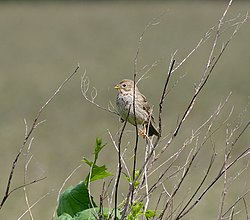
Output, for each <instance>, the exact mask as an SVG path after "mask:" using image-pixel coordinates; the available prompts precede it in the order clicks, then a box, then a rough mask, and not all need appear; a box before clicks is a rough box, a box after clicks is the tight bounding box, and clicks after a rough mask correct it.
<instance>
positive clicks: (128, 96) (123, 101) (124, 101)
mask: <svg viewBox="0 0 250 220" xmlns="http://www.w3.org/2000/svg"><path fill="white" fill-rule="evenodd" d="M115 89H117V90H118V95H117V99H116V106H117V110H118V113H119V114H120V116H121V119H122V120H126V118H127V117H128V122H129V123H131V124H133V125H135V117H134V110H133V95H134V81H133V80H130V79H124V80H122V81H121V82H120V83H118V84H117V85H116V86H115ZM129 109H130V112H129V114H128V111H129ZM135 116H136V123H137V124H138V125H143V128H144V129H143V131H142V135H143V136H145V135H146V134H147V129H148V136H152V135H156V136H158V135H159V133H158V131H157V129H156V128H155V122H154V118H153V115H152V109H151V108H150V105H149V104H148V102H147V100H146V97H145V96H144V95H143V94H141V93H140V91H139V89H138V88H137V86H135ZM149 122H150V123H149ZM148 124H149V125H148Z"/></svg>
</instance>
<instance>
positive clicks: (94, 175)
mask: <svg viewBox="0 0 250 220" xmlns="http://www.w3.org/2000/svg"><path fill="white" fill-rule="evenodd" d="M89 175H90V174H88V176H87V177H86V179H85V184H86V185H87V184H88V182H89V181H90V182H92V181H95V180H101V179H104V178H106V177H109V176H112V173H109V172H107V168H106V166H105V165H103V166H101V167H99V166H97V165H94V167H92V172H91V177H90V178H89Z"/></svg>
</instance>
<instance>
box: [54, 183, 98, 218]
mask: <svg viewBox="0 0 250 220" xmlns="http://www.w3.org/2000/svg"><path fill="white" fill-rule="evenodd" d="M93 206H94V207H96V204H95V203H94V201H93V198H92V196H91V200H90V195H89V192H88V189H87V187H86V185H85V184H84V182H80V183H79V184H77V185H76V186H74V187H73V186H71V187H69V188H68V189H66V190H65V191H64V192H63V193H62V194H61V195H60V200H59V206H58V208H57V216H60V215H62V214H64V213H67V214H69V215H71V216H72V217H73V216H74V215H76V214H77V213H78V212H80V211H83V210H85V209H89V208H90V207H93Z"/></svg>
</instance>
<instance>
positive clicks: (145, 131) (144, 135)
mask: <svg viewBox="0 0 250 220" xmlns="http://www.w3.org/2000/svg"><path fill="white" fill-rule="evenodd" d="M140 135H141V136H142V137H143V138H145V137H146V135H147V124H143V129H142V130H141V131H140Z"/></svg>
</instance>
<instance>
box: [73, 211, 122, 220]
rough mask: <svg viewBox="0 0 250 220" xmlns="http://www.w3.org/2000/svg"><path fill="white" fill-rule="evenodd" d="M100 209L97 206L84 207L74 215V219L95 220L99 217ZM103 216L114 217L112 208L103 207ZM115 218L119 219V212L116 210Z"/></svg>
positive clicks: (105, 217)
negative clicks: (84, 208)
mask: <svg viewBox="0 0 250 220" xmlns="http://www.w3.org/2000/svg"><path fill="white" fill-rule="evenodd" d="M99 214H100V210H99V208H91V209H86V210H84V211H82V212H79V213H78V214H77V215H76V219H74V220H96V219H99V216H98V215H99ZM102 214H103V216H104V219H113V218H112V217H114V210H112V209H109V208H103V213H102ZM116 217H117V219H121V215H120V212H119V211H118V210H117V216H116ZM100 218H101V217H100Z"/></svg>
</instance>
